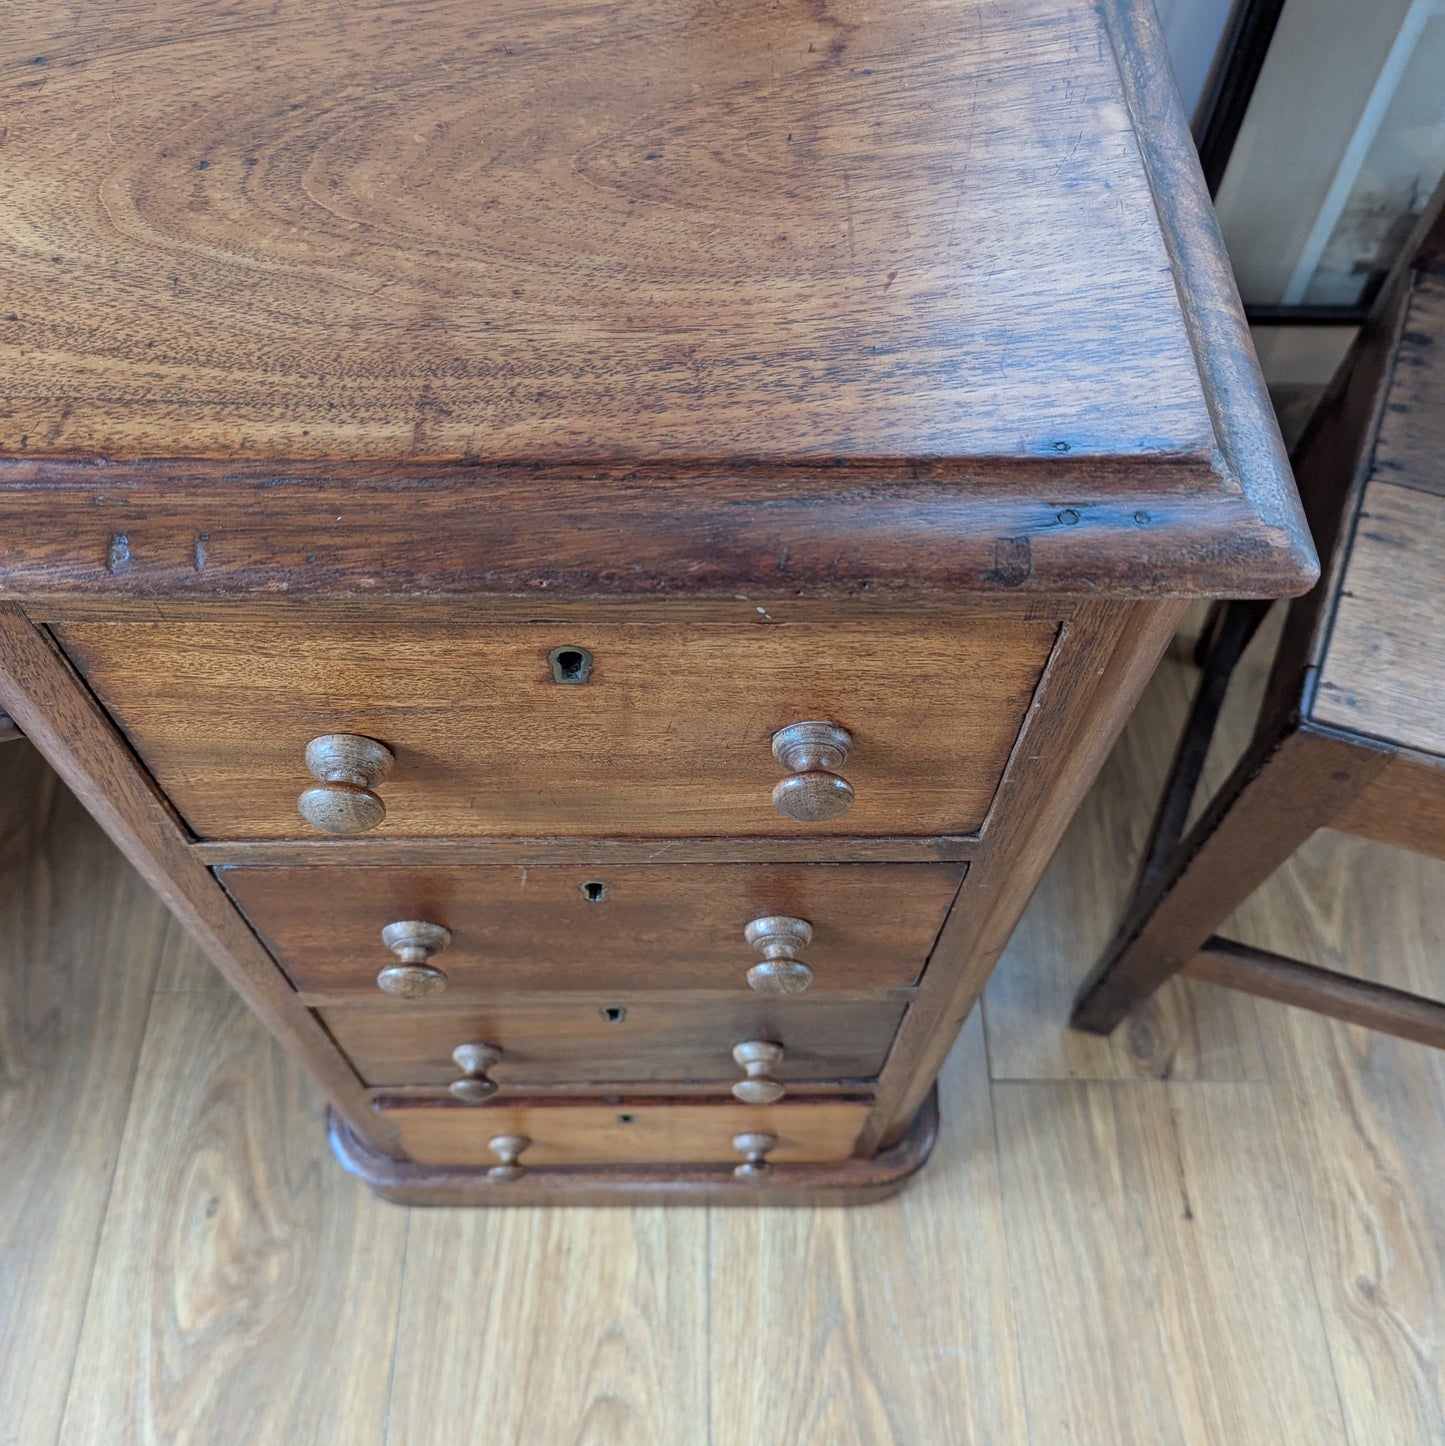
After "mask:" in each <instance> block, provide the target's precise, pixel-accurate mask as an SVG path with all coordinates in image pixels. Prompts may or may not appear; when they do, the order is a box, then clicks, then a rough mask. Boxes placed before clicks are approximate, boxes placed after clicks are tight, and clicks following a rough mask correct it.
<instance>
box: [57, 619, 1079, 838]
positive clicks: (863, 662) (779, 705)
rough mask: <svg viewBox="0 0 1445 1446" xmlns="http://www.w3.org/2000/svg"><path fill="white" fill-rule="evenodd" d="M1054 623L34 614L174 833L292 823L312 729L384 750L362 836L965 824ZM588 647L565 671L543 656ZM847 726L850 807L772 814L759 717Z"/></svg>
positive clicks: (798, 831)
mask: <svg viewBox="0 0 1445 1446" xmlns="http://www.w3.org/2000/svg"><path fill="white" fill-rule="evenodd" d="M1056 631H1057V629H1056V628H1055V627H1054V626H1053V625H1051V624H1049V623H1042V622H1041V623H1032V624H1025V623H1006V624H995V623H990V622H984V621H978V622H973V621H970V620H968V619H966V618H963V619H959V620H956V621H954V622H953V623H951V624H944V623H923V622H907V623H901V624H897V625H888V624H886V623H883V622H876V623H874V622H869V623H857V624H850V623H847V622H843V621H839V622H836V623H834V624H831V625H822V624H817V625H814V624H796V625H788V626H779V627H767V626H750V627H738V626H734V627H717V628H707V627H677V628H672V627H663V626H658V627H654V626H650V625H649V626H641V625H639V626H636V627H629V626H626V625H623V626H617V625H609V626H602V625H594V626H591V627H587V626H577V625H574V626H573V627H571V628H570V629H569V630H567V631H562V630H559V629H556V628H551V627H545V626H538V627H511V628H508V627H485V626H480V625H475V626H466V627H446V626H418V625H410V626H408V625H396V624H387V625H376V624H373V625H370V626H363V625H359V624H353V625H335V626H304V625H298V624H289V623H288V624H277V625H275V626H272V627H270V628H264V629H244V630H238V629H234V628H232V627H230V626H228V625H226V624H224V623H216V624H209V623H197V624H190V625H187V624H180V623H168V624H147V623H118V624H107V623H94V624H70V625H66V626H62V627H60V628H59V629H57V633H58V636H59V637H60V639H61V641H62V644H63V646H64V647H65V648H66V650H67V652H68V653H69V655H70V656H71V658H72V659H74V660H75V661H76V663H77V664H78V666H79V667H80V669H81V671H82V673H83V674H84V675H85V677H86V680H87V682H89V684H90V685H91V687H92V688H94V689H95V691H96V693H97V694H98V695H99V696H100V697H101V698H102V699H103V700H104V702H105V704H106V706H107V707H108V708H109V709H110V710H111V711H112V712H113V713H114V714H115V716H116V717H117V718H118V719H119V720H120V722H121V724H122V726H123V727H124V728H125V730H126V732H127V734H128V736H129V737H130V739H131V742H132V743H133V744H134V746H135V747H136V749H137V751H138V752H139V753H140V755H141V757H142V758H143V759H144V760H145V761H146V763H147V765H148V766H149V767H150V769H151V771H152V772H153V773H154V774H155V776H156V778H157V779H158V780H159V781H160V783H161V785H162V787H164V788H165V790H166V792H167V794H168V796H169V797H170V798H171V800H172V801H173V802H174V804H175V806H176V807H177V808H178V809H179V810H180V812H181V813H182V814H183V815H184V816H185V818H186V820H187V821H188V822H189V823H190V825H191V826H192V828H193V829H195V831H196V832H197V833H200V834H203V835H209V836H213V837H214V836H218V835H221V836H229V837H242V838H245V837H250V838H265V837H289V836H296V835H300V836H303V837H304V836H306V835H307V834H308V833H310V830H309V829H308V828H307V827H306V826H305V825H304V824H303V823H302V822H301V820H300V819H298V818H297V816H296V799H297V795H298V794H299V793H300V791H301V789H302V788H303V787H304V786H305V785H306V784H307V783H309V782H310V776H309V774H308V773H307V772H306V768H305V762H304V758H305V752H306V745H307V743H308V742H309V741H310V740H311V739H312V738H314V737H315V736H317V735H318V734H328V733H350V734H360V735H363V736H365V737H368V738H376V739H379V740H380V741H382V742H383V743H385V744H386V745H387V746H388V747H389V748H390V749H391V750H392V752H393V753H394V754H395V755H396V763H395V766H394V768H393V770H392V773H391V776H390V777H389V778H388V779H387V781H386V782H385V783H384V784H382V785H381V786H380V793H381V797H382V798H383V799H384V800H385V803H386V807H387V817H386V822H385V823H384V824H383V825H382V826H381V827H380V828H378V829H376V830H375V831H374V832H376V833H377V834H378V835H388V834H389V835H394V836H416V835H421V836H426V835H449V834H467V833H475V834H515V833H528V832H538V831H550V832H558V833H575V834H583V835H586V834H615V833H622V834H626V833H640V834H648V835H652V836H660V837H667V836H668V835H684V836H686V835H692V834H699V833H715V834H745V835H762V836H765V837H766V836H774V837H777V836H786V837H794V836H799V835H802V836H804V837H808V836H816V835H829V836H833V835H844V836H846V835H849V834H855V835H865V836H866V835H871V834H899V833H914V834H938V833H963V832H967V831H969V830H970V829H973V828H976V827H977V826H978V825H979V824H980V823H981V822H982V820H983V818H984V815H985V813H986V812H987V809H988V806H989V804H990V802H991V800H992V798H993V795H994V791H995V790H996V788H997V787H998V781H999V777H1000V775H1001V774H1002V772H1003V767H1004V763H1005V761H1006V760H1007V758H1008V754H1009V750H1010V748H1011V747H1012V745H1013V741H1014V738H1015V736H1016V734H1017V732H1018V728H1019V723H1020V720H1021V719H1022V717H1023V715H1024V712H1025V710H1026V709H1027V708H1028V705H1029V701H1030V699H1031V697H1032V695H1033V690H1034V686H1035V684H1036V683H1037V681H1038V678H1039V674H1040V672H1041V670H1042V668H1043V665H1044V662H1045V660H1046V659H1047V657H1048V655H1049V651H1050V649H1051V647H1052V645H1053V641H1054V636H1055V633H1056ZM562 644H575V645H578V646H582V647H586V648H588V649H590V651H591V652H592V655H593V660H594V661H593V669H592V680H591V682H590V683H588V684H587V685H585V686H563V685H558V684H556V683H554V682H553V681H552V674H551V669H550V668H549V666H548V663H547V656H548V653H549V652H550V651H551V650H552V649H554V648H556V647H557V646H559V645H562ZM813 718H828V719H832V720H833V721H835V722H838V723H840V724H842V725H843V726H844V727H846V728H848V729H849V731H850V732H851V733H852V734H853V737H854V739H855V740H856V742H855V747H854V750H853V753H852V756H851V757H850V759H849V762H848V774H849V778H850V779H851V781H852V784H853V787H854V788H855V790H856V792H857V802H856V803H855V804H854V806H853V807H852V809H850V810H849V812H848V813H846V814H844V815H843V816H842V817H841V818H837V819H834V820H832V821H829V822H820V823H807V824H802V823H798V822H795V821H794V820H792V819H789V818H786V817H784V816H783V815H781V814H779V813H778V811H777V810H776V809H775V808H774V807H773V804H772V791H773V788H774V785H775V784H776V783H777V782H778V780H779V778H781V777H782V775H783V774H784V772H785V771H786V770H785V769H783V768H782V766H781V765H779V764H778V763H777V761H776V760H775V759H774V757H773V755H772V752H771V746H770V745H771V739H772V735H773V734H774V733H775V732H776V731H777V730H778V729H780V728H782V727H784V726H785V725H787V724H789V723H794V722H797V721H799V720H802V719H813Z"/></svg>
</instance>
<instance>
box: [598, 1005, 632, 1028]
mask: <svg viewBox="0 0 1445 1446" xmlns="http://www.w3.org/2000/svg"><path fill="white" fill-rule="evenodd" d="M597 1012H598V1013H599V1014H600V1015H601V1016H602V1017H603V1019H605V1020H606V1021H607V1022H608V1024H621V1023H622V1021H623V1020H624V1019H626V1018H627V1010H626V1009H624V1008H623V1007H622V1005H620V1004H609V1005H607V1007H606V1008H605V1009H599V1010H598V1011H597Z"/></svg>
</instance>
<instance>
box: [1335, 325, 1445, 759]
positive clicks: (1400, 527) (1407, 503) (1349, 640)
mask: <svg viewBox="0 0 1445 1446" xmlns="http://www.w3.org/2000/svg"><path fill="white" fill-rule="evenodd" d="M1440 325H1441V330H1440V333H1439V336H1438V337H1437V340H1436V344H1437V345H1442V344H1445V307H1442V310H1441V323H1440ZM1398 365H1399V363H1397V367H1398ZM1391 395H1392V396H1393V391H1392V393H1391ZM1436 405H1437V407H1438V409H1439V411H1440V413H1441V415H1442V417H1445V371H1442V373H1441V386H1440V393H1439V396H1438V397H1437V398H1436ZM1386 415H1388V411H1387V413H1386ZM1437 465H1438V462H1437ZM1442 597H1445V489H1442V492H1441V494H1440V495H1438V496H1437V495H1436V494H1435V493H1433V492H1428V491H1423V490H1420V489H1417V488H1414V487H1406V486H1397V485H1395V484H1394V483H1390V482H1381V481H1378V480H1376V481H1372V482H1370V483H1369V485H1368V486H1367V487H1366V488H1365V492H1364V496H1363V498H1362V499H1361V503H1360V511H1359V516H1358V518H1357V519H1356V521H1355V530H1354V536H1353V538H1352V540H1351V542H1350V549H1349V560H1348V562H1347V563H1346V564H1345V568H1344V574H1343V576H1342V578H1341V581H1340V589H1339V594H1338V597H1337V599H1336V600H1335V605H1334V616H1333V620H1332V623H1331V626H1330V633H1329V642H1328V644H1327V645H1326V647H1325V651H1324V658H1323V661H1322V664H1321V667H1320V675H1319V683H1318V687H1317V690H1316V692H1315V695H1314V698H1313V700H1312V702H1311V703H1310V715H1311V716H1312V717H1314V718H1316V719H1318V720H1319V721H1320V722H1322V723H1327V724H1330V725H1332V726H1334V727H1336V728H1343V729H1348V730H1350V731H1353V732H1356V733H1364V734H1368V735H1370V736H1371V737H1374V738H1380V739H1383V740H1385V741H1386V742H1389V743H1395V744H1399V745H1402V746H1404V747H1407V748H1413V749H1417V750H1418V751H1420V752H1422V753H1432V754H1435V755H1437V756H1440V757H1445V646H1442V645H1441V641H1440V620H1441V611H1440V609H1441V598H1442Z"/></svg>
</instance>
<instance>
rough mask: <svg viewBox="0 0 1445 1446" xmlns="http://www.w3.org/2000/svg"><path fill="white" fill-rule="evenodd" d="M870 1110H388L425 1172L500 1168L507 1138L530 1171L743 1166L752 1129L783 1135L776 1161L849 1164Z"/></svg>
mask: <svg viewBox="0 0 1445 1446" xmlns="http://www.w3.org/2000/svg"><path fill="white" fill-rule="evenodd" d="M868 1110H869V1102H868V1101H867V1100H864V1099H859V1100H818V1101H806V1102H804V1101H798V1102H796V1103H794V1102H790V1101H784V1102H783V1103H781V1104H776V1105H766V1106H758V1105H743V1104H738V1103H736V1102H734V1101H731V1100H727V1101H709V1102H708V1103H706V1104H696V1105H692V1104H659V1103H657V1102H656V1101H653V1100H624V1101H621V1102H619V1103H618V1104H616V1105H598V1104H576V1103H574V1102H569V1101H560V1100H558V1101H552V1100H541V1101H529V1100H521V1101H517V1100H509V1101H507V1102H506V1103H504V1104H491V1105H487V1106H485V1107H483V1108H480V1109H476V1108H468V1107H467V1106H465V1105H450V1104H438V1105H431V1104H428V1105H418V1104H415V1103H412V1102H407V1103H406V1104H404V1105H401V1106H400V1107H397V1108H388V1109H387V1110H386V1119H387V1122H388V1124H390V1125H392V1126H393V1127H394V1128H395V1129H396V1131H397V1134H398V1135H399V1137H400V1139H401V1144H402V1148H403V1149H404V1150H405V1152H406V1154H407V1155H408V1156H409V1157H410V1158H411V1159H413V1160H416V1161H419V1162H420V1163H422V1164H424V1165H485V1166H494V1165H496V1163H497V1154H496V1152H495V1151H494V1150H493V1149H492V1147H491V1142H492V1140H494V1139H496V1138H497V1137H498V1136H499V1135H518V1136H522V1137H523V1138H525V1139H527V1140H529V1141H530V1143H529V1144H528V1145H527V1147H526V1148H525V1149H524V1150H523V1151H522V1152H521V1154H520V1156H519V1159H520V1160H521V1162H522V1163H523V1164H524V1165H526V1166H528V1167H533V1166H539V1165H540V1166H546V1165H667V1164H672V1165H714V1164H730V1165H736V1164H737V1163H738V1161H739V1160H740V1158H741V1156H740V1154H739V1151H738V1150H737V1148H736V1146H734V1144H733V1139H734V1137H735V1136H737V1135H740V1134H745V1133H748V1132H752V1131H756V1132H762V1133H766V1134H770V1135H773V1136H775V1137H776V1138H777V1144H776V1145H774V1146H773V1147H772V1148H771V1149H770V1150H769V1151H768V1152H767V1159H768V1161H769V1163H772V1164H779V1165H788V1164H794V1165H799V1164H817V1163H821V1162H823V1161H828V1160H845V1159H847V1158H848V1157H849V1156H850V1155H851V1154H852V1153H853V1144H854V1142H855V1141H856V1140H857V1138H858V1135H859V1133H860V1132H861V1131H862V1129H863V1122H864V1121H865V1120H866V1119H867V1118H868Z"/></svg>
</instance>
